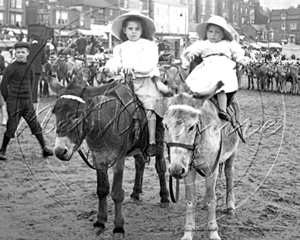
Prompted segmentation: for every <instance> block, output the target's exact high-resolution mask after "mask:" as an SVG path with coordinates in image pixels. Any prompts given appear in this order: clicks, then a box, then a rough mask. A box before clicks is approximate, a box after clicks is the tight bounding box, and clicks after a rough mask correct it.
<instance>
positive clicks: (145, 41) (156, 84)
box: [104, 11, 171, 156]
mask: <svg viewBox="0 0 300 240" xmlns="http://www.w3.org/2000/svg"><path fill="white" fill-rule="evenodd" d="M155 31H156V29H155V26H154V23H153V21H152V20H151V19H150V18H148V17H146V16H145V15H143V14H141V13H140V12H137V11H131V12H129V13H126V14H123V15H121V16H119V17H117V18H116V19H115V20H114V21H113V23H112V34H113V35H114V36H115V37H116V38H118V39H119V40H122V41H123V42H122V43H121V44H120V45H117V46H116V47H115V48H114V52H113V58H112V59H110V60H108V61H107V63H106V65H105V68H104V70H105V71H109V72H110V73H111V74H117V73H119V72H121V73H126V74H131V75H132V76H133V80H132V81H133V85H134V91H135V94H136V96H137V98H138V99H139V100H140V101H141V102H142V103H143V106H144V108H145V110H146V113H147V120H148V130H149V147H148V149H147V154H148V155H149V156H154V155H156V139H155V131H156V114H157V115H158V116H160V117H163V115H164V111H165V109H164V107H163V106H164V104H163V96H166V95H168V94H171V93H170V91H169V89H168V87H167V86H165V85H164V84H163V83H162V82H160V81H157V80H156V79H157V78H155V77H158V76H159V69H158V66H157V65H158V49H157V45H156V44H155V42H154V41H153V36H154V34H155Z"/></svg>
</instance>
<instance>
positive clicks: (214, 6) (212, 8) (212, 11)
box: [210, 0, 216, 13]
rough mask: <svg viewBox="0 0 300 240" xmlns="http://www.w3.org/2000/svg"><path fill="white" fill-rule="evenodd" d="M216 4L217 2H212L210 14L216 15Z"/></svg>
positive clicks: (213, 0) (212, 0)
mask: <svg viewBox="0 0 300 240" xmlns="http://www.w3.org/2000/svg"><path fill="white" fill-rule="evenodd" d="M215 8H216V3H215V0H211V1H210V13H215Z"/></svg>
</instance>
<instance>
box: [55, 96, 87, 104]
mask: <svg viewBox="0 0 300 240" xmlns="http://www.w3.org/2000/svg"><path fill="white" fill-rule="evenodd" d="M60 98H66V99H72V100H75V101H78V102H81V103H85V101H84V100H83V99H82V98H81V97H77V96H74V95H62V96H60Z"/></svg>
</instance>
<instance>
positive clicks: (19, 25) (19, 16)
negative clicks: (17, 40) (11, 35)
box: [16, 14, 22, 27]
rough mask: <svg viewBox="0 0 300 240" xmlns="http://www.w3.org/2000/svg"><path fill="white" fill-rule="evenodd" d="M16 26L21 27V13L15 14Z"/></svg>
mask: <svg viewBox="0 0 300 240" xmlns="http://www.w3.org/2000/svg"><path fill="white" fill-rule="evenodd" d="M16 26H18V27H21V26H22V15H21V14H16Z"/></svg>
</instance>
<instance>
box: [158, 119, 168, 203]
mask: <svg viewBox="0 0 300 240" xmlns="http://www.w3.org/2000/svg"><path fill="white" fill-rule="evenodd" d="M155 138H156V146H157V148H156V149H157V150H156V161H155V169H156V172H157V174H158V177H159V185H160V192H159V195H160V203H161V207H168V206H169V204H170V200H169V191H168V188H167V184H166V171H167V166H166V161H165V158H164V139H165V134H164V126H163V123H162V118H160V117H157V122H156V135H155Z"/></svg>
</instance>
